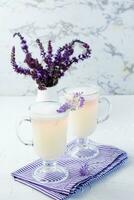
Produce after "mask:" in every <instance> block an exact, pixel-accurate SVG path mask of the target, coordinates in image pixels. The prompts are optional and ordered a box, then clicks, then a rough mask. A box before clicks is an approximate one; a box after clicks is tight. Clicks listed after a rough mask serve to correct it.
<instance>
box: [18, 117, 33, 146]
mask: <svg viewBox="0 0 134 200" xmlns="http://www.w3.org/2000/svg"><path fill="white" fill-rule="evenodd" d="M24 122H28V123H31V119H30V118H29V117H25V118H23V119H21V120H20V121H19V123H18V125H17V129H16V134H17V137H18V139H19V141H20V142H21V143H22V144H24V145H26V146H33V141H29V142H28V141H25V140H23V139H22V137H21V135H20V127H21V126H22V125H23V123H24Z"/></svg>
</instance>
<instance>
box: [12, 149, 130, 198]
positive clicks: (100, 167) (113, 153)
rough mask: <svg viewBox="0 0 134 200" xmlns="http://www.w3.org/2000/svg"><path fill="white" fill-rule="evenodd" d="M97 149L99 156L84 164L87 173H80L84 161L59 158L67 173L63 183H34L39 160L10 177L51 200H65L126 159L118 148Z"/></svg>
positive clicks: (59, 162)
mask: <svg viewBox="0 0 134 200" xmlns="http://www.w3.org/2000/svg"><path fill="white" fill-rule="evenodd" d="M98 147H99V151H100V153H99V155H98V156H97V157H96V158H94V159H90V160H86V161H85V163H88V166H89V168H88V172H89V173H85V174H83V173H81V169H82V167H83V166H84V161H81V160H76V159H72V158H69V157H67V156H63V157H62V158H60V160H58V164H60V165H61V166H63V167H66V168H67V169H68V171H69V176H68V178H67V179H66V180H65V181H63V182H59V183H44V184H42V183H39V182H38V181H36V180H35V179H34V178H33V177H32V174H33V172H34V170H35V169H36V168H37V167H39V166H40V165H41V164H42V162H41V160H36V161H35V162H33V163H30V164H28V165H26V166H25V167H23V168H21V169H19V170H17V171H15V172H13V173H12V176H13V177H14V179H15V180H16V181H18V182H21V183H23V184H25V185H28V186H30V187H31V188H34V189H36V190H38V191H40V192H42V193H43V194H46V195H47V196H49V197H51V198H53V199H56V200H63V199H66V198H68V197H70V196H71V195H73V194H76V193H77V192H79V191H81V190H83V188H84V187H85V186H87V185H91V184H92V183H93V182H95V181H96V180H98V179H100V178H101V177H103V176H104V175H107V174H109V173H110V172H111V171H113V170H115V169H116V168H118V167H119V166H120V165H121V164H122V163H124V161H125V160H126V159H127V154H126V152H124V151H122V150H120V149H118V148H115V147H112V146H105V145H99V146H98Z"/></svg>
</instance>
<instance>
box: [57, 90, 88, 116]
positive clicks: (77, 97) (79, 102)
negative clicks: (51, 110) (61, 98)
mask: <svg viewBox="0 0 134 200" xmlns="http://www.w3.org/2000/svg"><path fill="white" fill-rule="evenodd" d="M82 94H83V92H76V93H74V95H73V97H72V99H71V100H68V101H67V102H66V103H64V104H63V105H62V106H61V107H60V108H59V109H58V110H57V112H59V113H63V112H66V111H67V110H72V111H73V110H76V109H79V108H81V107H83V105H84V102H85V99H84V97H83V96H82Z"/></svg>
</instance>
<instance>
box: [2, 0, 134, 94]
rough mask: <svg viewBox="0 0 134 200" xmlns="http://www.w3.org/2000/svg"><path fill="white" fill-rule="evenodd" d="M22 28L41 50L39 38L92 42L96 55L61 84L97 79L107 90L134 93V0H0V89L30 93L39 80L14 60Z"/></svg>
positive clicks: (56, 43) (31, 41)
mask: <svg viewBox="0 0 134 200" xmlns="http://www.w3.org/2000/svg"><path fill="white" fill-rule="evenodd" d="M16 31H17V32H18V31H20V32H21V33H22V34H24V36H25V37H26V39H27V40H28V41H29V44H30V45H31V51H33V52H34V53H36V50H35V49H36V48H35V43H34V40H35V39H36V38H37V37H38V38H40V39H42V41H43V42H44V44H45V43H46V41H47V40H48V39H51V40H52V41H53V43H54V45H55V46H56V47H57V46H60V45H63V44H64V43H65V42H69V41H70V40H72V39H74V38H79V39H81V40H84V41H86V42H88V43H89V44H90V45H91V48H92V58H91V59H90V60H88V61H86V62H84V63H82V62H81V63H80V64H79V65H78V66H76V65H74V66H73V67H72V68H71V69H70V71H69V72H68V73H67V74H66V76H65V77H64V78H63V79H62V80H61V81H60V83H59V88H60V87H64V86H74V83H75V85H76V86H78V85H81V84H88V83H91V82H93V83H97V84H98V85H99V86H100V88H101V92H102V93H104V94H134V0H10V1H8V0H0V95H31V94H33V93H34V92H35V90H36V89H35V88H36V87H35V85H34V84H33V82H32V81H31V80H30V79H29V78H28V79H27V78H25V77H22V76H20V75H19V76H18V75H16V74H15V73H14V72H13V70H12V68H11V65H10V50H11V47H12V45H13V44H14V43H15V45H16V46H17V48H18V52H17V54H18V60H19V61H20V63H21V62H22V61H23V54H21V51H20V49H19V45H18V44H19V40H17V39H15V40H14V39H13V38H12V34H13V33H14V32H16Z"/></svg>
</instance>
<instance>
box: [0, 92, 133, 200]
mask: <svg viewBox="0 0 134 200" xmlns="http://www.w3.org/2000/svg"><path fill="white" fill-rule="evenodd" d="M109 99H110V100H111V102H112V105H113V108H112V112H111V117H110V118H109V120H108V121H107V122H105V123H103V124H100V125H98V128H97V130H96V132H95V133H94V135H93V136H92V138H93V139H94V140H95V141H97V142H100V143H104V144H112V145H115V146H117V147H119V148H122V149H124V150H125V151H127V152H128V155H129V160H128V163H127V165H126V166H124V167H123V168H121V169H120V170H119V171H117V172H115V173H114V174H112V175H110V176H108V177H106V178H104V180H103V181H102V182H99V183H97V184H95V185H94V186H93V187H92V188H91V189H89V188H88V189H86V191H85V192H84V193H82V194H81V195H80V196H79V197H77V199H79V200H88V199H91V200H127V199H129V200H133V199H134V96H109ZM33 101H34V98H33V97H0V200H18V199H19V200H24V199H30V200H31V199H32V200H48V199H50V198H48V197H47V196H45V195H43V194H41V193H40V192H37V191H35V190H33V189H31V188H29V187H27V186H25V185H23V184H20V183H18V182H15V181H14V180H13V179H12V177H11V176H10V173H11V172H12V171H14V170H16V169H18V168H20V167H22V166H24V165H25V164H26V163H29V162H31V161H33V160H34V159H36V158H37V157H36V155H35V154H34V151H33V149H32V147H25V146H23V145H22V144H21V143H20V142H19V141H18V139H17V137H16V133H15V128H16V121H17V120H18V119H19V118H21V116H24V115H25V113H26V111H27V107H28V105H29V104H31V103H32V102H33ZM26 133H29V132H28V129H27V127H26ZM27 135H28V134H27ZM29 137H30V136H29ZM73 199H76V198H73Z"/></svg>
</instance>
